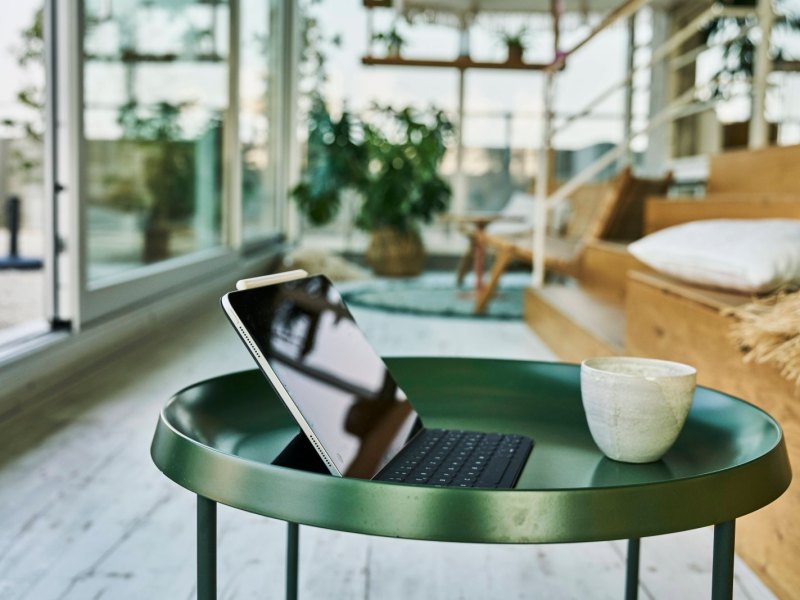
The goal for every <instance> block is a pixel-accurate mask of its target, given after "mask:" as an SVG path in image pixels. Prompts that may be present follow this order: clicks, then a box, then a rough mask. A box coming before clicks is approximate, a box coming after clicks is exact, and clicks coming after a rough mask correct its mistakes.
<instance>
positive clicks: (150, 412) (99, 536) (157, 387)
mask: <svg viewBox="0 0 800 600" xmlns="http://www.w3.org/2000/svg"><path fill="white" fill-rule="evenodd" d="M356 318H357V319H358V320H359V322H360V323H361V324H362V326H363V327H364V329H365V330H366V331H367V333H368V336H369V337H370V338H371V339H372V341H373V343H374V344H375V345H376V346H377V347H378V349H379V350H380V351H382V352H383V353H385V354H387V355H389V354H395V355H397V354H400V355H402V354H417V355H425V354H428V355H462V356H463V355H469V356H493V357H507V358H525V359H543V360H548V359H551V358H552V355H551V354H550V352H549V351H548V350H547V349H546V348H545V347H544V346H543V345H542V344H541V342H540V341H539V340H538V339H537V338H535V337H534V336H533V335H532V334H531V333H530V332H529V330H528V328H527V327H526V326H525V325H524V324H523V323H522V322H519V323H517V322H507V321H475V320H457V319H447V320H440V319H431V318H420V317H407V316H402V315H387V314H384V313H377V312H370V311H366V310H360V311H358V312H356ZM251 366H252V364H251V361H250V358H249V356H248V355H247V354H246V353H245V351H244V349H243V347H242V346H241V345H240V343H239V342H238V340H237V339H236V337H235V336H234V333H233V331H232V330H231V329H230V327H229V326H228V325H227V323H225V322H224V318H223V316H222V314H221V313H220V311H219V310H218V309H216V307H214V308H212V309H210V310H209V312H208V313H207V314H201V315H195V316H193V317H192V318H187V320H186V322H184V323H183V324H182V325H180V326H179V327H177V330H175V331H173V332H171V333H170V334H169V335H167V334H166V333H165V334H164V335H163V336H161V338H160V339H158V340H154V341H153V342H152V343H150V344H148V345H147V346H142V345H138V346H137V347H135V348H132V349H130V350H129V351H128V352H126V353H123V354H120V355H119V356H116V357H112V358H111V359H110V360H109V361H107V362H106V363H105V364H104V365H103V366H102V369H101V370H100V372H99V373H98V375H97V377H96V378H95V379H94V380H93V381H92V382H90V383H89V384H88V385H87V383H86V382H71V383H68V384H67V385H65V386H63V388H62V389H60V390H59V391H58V393H57V397H56V396H54V397H52V398H49V399H45V400H44V401H43V402H41V403H40V404H39V405H38V406H34V407H32V408H31V410H30V411H28V413H27V414H25V415H23V416H22V417H19V418H17V419H16V420H15V421H12V422H8V423H4V424H1V425H0V599H3V600H5V599H10V600H23V599H25V600H50V599H59V600H90V599H95V600H97V599H111V600H120V599H123V600H124V599H128V598H130V599H148V600H150V599H162V598H163V599H170V600H171V599H190V598H193V597H194V576H195V572H194V543H195V534H194V519H195V516H194V506H195V500H194V497H193V496H192V494H190V493H188V492H187V491H185V490H183V489H182V488H180V487H178V486H177V485H175V484H174V483H172V482H171V481H169V480H167V479H166V478H165V477H164V476H163V475H161V473H159V472H158V470H157V469H156V468H155V467H154V466H153V464H152V462H151V461H150V457H149V443H150V438H151V435H152V432H153V429H154V426H155V423H156V418H157V414H158V411H159V409H160V407H161V406H162V404H163V403H164V401H165V400H166V399H167V397H168V395H170V393H172V392H174V391H177V390H178V389H180V388H181V387H182V386H185V385H188V384H190V383H193V382H195V381H197V380H200V379H203V378H207V377H211V376H214V375H216V374H220V373H225V372H229V371H232V370H238V369H243V368H250V367H251ZM598 518H602V515H598ZM219 531H220V543H219V560H220V569H219V581H220V589H221V598H226V599H233V598H236V599H244V598H276V597H280V595H281V594H282V593H283V591H284V581H283V567H284V558H283V557H284V544H285V525H284V524H283V523H280V522H277V521H273V520H270V519H265V518H261V517H256V516H254V515H249V514H244V513H240V512H237V511H234V510H231V509H227V508H225V507H221V509H220V514H219ZM711 542H712V540H711V533H710V531H709V530H708V529H703V530H697V531H693V532H686V533H681V534H675V535H669V536H661V537H658V538H649V539H646V540H644V541H643V543H642V584H641V597H643V598H682V599H684V598H704V597H708V594H709V590H710V555H711ZM300 543H301V598H305V599H312V598H313V599H332V600H333V599H349V598H358V599H362V598H363V599H370V598H371V599H381V600H383V599H392V598H398V599H400V598H402V599H407V598H476V599H477V598H500V597H503V598H581V599H583V598H593V599H594V598H621V597H622V590H623V579H624V577H623V568H624V544H623V543H621V542H600V543H593V544H572V545H553V546H522V547H516V546H486V545H470V544H463V545H456V544H440V543H432V542H416V541H407V540H392V539H380V538H369V537H365V536H360V535H355V534H343V533H336V532H328V531H323V530H317V529H312V528H308V527H306V528H302V529H301V542H300ZM736 570H737V580H736V589H735V597H736V598H753V599H755V598H759V599H760V598H771V595H770V594H769V593H768V592H767V591H766V590H765V589H764V588H763V586H761V584H760V582H758V580H756V579H754V578H753V576H752V574H750V573H749V571H748V570H747V568H746V567H745V566H744V565H743V564H742V563H741V562H738V561H737V566H736Z"/></svg>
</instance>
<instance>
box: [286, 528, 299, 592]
mask: <svg viewBox="0 0 800 600" xmlns="http://www.w3.org/2000/svg"><path fill="white" fill-rule="evenodd" d="M299 548H300V526H299V525H298V524H297V523H286V600H297V573H298V554H299V552H298V550H299Z"/></svg>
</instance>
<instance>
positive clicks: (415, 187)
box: [292, 100, 453, 276]
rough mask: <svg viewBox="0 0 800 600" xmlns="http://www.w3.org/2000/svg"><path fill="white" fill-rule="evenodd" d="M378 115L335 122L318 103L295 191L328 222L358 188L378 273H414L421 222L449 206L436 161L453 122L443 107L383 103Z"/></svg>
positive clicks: (359, 216) (305, 207)
mask: <svg viewBox="0 0 800 600" xmlns="http://www.w3.org/2000/svg"><path fill="white" fill-rule="evenodd" d="M375 114H376V115H377V119H376V122H372V123H363V122H359V121H358V120H357V119H356V118H355V117H353V116H352V115H351V114H349V113H347V112H345V113H343V114H342V116H341V118H340V119H339V120H338V121H337V120H335V119H333V118H331V116H330V114H329V113H328V112H327V110H326V109H325V106H324V104H323V103H322V102H321V100H318V101H316V102H315V105H314V108H313V109H312V111H311V113H310V122H309V123H310V132H309V141H308V164H307V167H306V169H305V172H304V174H303V177H302V179H301V182H300V184H299V185H297V187H295V189H294V190H293V191H292V196H293V198H294V200H295V201H296V202H297V204H298V207H299V208H300V210H301V212H302V213H303V214H304V215H305V216H306V217H307V218H308V220H309V221H310V222H311V223H312V224H315V225H322V224H325V223H327V222H329V221H331V220H332V219H333V218H334V217H335V216H336V214H337V212H338V210H339V207H340V205H341V196H342V194H343V193H345V192H346V191H347V190H352V191H356V192H357V193H358V195H359V197H360V202H359V206H358V208H357V211H356V215H355V225H356V226H357V227H359V228H360V229H363V230H365V231H368V232H370V242H369V246H368V249H367V254H366V258H367V262H368V264H369V265H370V266H371V267H372V269H373V270H374V271H375V272H376V273H378V274H380V275H391V276H410V275H416V274H418V273H419V272H420V271H421V270H422V266H423V263H424V259H425V253H424V247H423V245H422V239H421V237H420V235H419V226H420V224H421V223H426V222H430V220H431V219H432V218H433V217H434V216H435V215H436V214H437V213H440V212H442V211H444V210H446V209H447V206H448V203H449V200H450V196H451V191H450V187H449V185H448V184H447V182H446V181H445V180H444V179H443V178H442V177H441V176H440V175H439V173H438V167H439V165H440V163H441V160H442V158H443V156H444V153H445V151H446V143H447V140H448V139H449V137H450V135H451V133H452V131H453V126H452V124H451V123H450V121H449V120H448V119H447V118H446V117H445V115H444V113H442V112H441V111H438V110H431V111H427V112H420V111H415V110H413V109H410V108H406V109H403V110H399V111H397V110H394V109H392V108H389V107H383V108H376V110H375Z"/></svg>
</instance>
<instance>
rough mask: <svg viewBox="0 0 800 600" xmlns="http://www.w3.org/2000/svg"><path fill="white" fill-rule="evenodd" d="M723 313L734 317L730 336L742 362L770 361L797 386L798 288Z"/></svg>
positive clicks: (799, 371)
mask: <svg viewBox="0 0 800 600" xmlns="http://www.w3.org/2000/svg"><path fill="white" fill-rule="evenodd" d="M723 314H725V315H732V316H734V317H736V319H737V322H736V323H735V324H734V325H733V327H732V328H731V331H730V334H729V335H730V338H731V340H733V341H734V342H735V343H736V344H737V345H738V346H739V348H740V349H741V350H742V351H743V352H744V353H745V354H744V360H745V362H748V363H749V362H754V363H757V364H764V363H769V364H772V365H774V366H776V367H777V368H778V369H780V372H781V375H783V376H784V377H786V378H787V379H788V380H789V381H791V382H793V383H795V385H800V291H798V290H782V291H779V292H777V293H775V294H773V295H771V296H768V297H766V298H763V299H759V300H755V301H753V302H751V303H749V304H745V305H743V306H738V307H736V308H729V309H726V310H725V311H723Z"/></svg>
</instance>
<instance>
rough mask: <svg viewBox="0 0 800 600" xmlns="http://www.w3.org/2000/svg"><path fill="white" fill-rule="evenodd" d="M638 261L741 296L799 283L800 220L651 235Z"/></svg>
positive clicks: (637, 249) (722, 223) (636, 251)
mask: <svg viewBox="0 0 800 600" xmlns="http://www.w3.org/2000/svg"><path fill="white" fill-rule="evenodd" d="M628 250H629V251H630V253H631V254H633V256H635V257H636V258H637V259H639V260H640V261H642V262H643V263H644V264H646V265H648V266H650V267H652V268H653V269H655V270H657V271H660V272H662V273H666V274H667V275H672V276H673V277H677V278H678V279H682V280H684V281H688V282H691V283H697V284H700V285H708V286H714V287H720V288H726V289H731V290H738V291H742V292H763V291H767V290H771V289H774V288H776V287H778V286H780V285H782V284H784V283H789V282H800V220H798V219H711V220H707V221H693V222H691V223H685V224H683V225H676V226H674V227H669V228H667V229H663V230H661V231H657V232H656V233H652V234H650V235H648V236H647V237H644V238H642V239H641V240H639V241H637V242H634V243H632V244H630V245H629V246H628Z"/></svg>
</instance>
